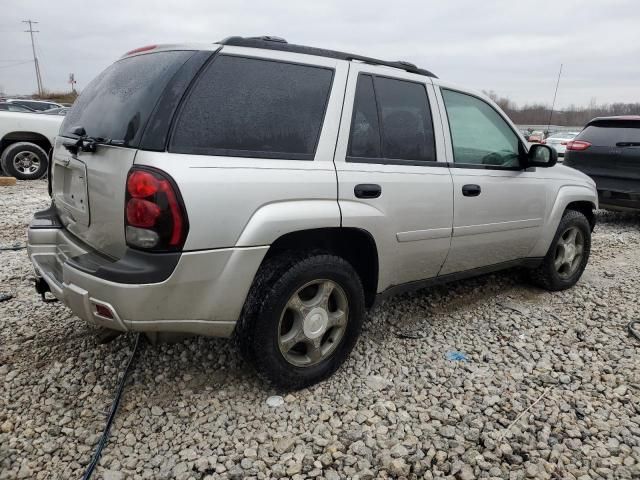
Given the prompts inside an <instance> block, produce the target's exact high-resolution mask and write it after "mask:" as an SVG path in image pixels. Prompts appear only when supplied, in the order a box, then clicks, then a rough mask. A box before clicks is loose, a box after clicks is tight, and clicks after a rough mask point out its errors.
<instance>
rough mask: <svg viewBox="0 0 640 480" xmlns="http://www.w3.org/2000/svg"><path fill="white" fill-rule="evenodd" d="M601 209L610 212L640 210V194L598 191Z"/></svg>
mask: <svg viewBox="0 0 640 480" xmlns="http://www.w3.org/2000/svg"><path fill="white" fill-rule="evenodd" d="M598 202H599V203H600V208H604V209H610V210H640V193H627V192H618V191H613V190H598Z"/></svg>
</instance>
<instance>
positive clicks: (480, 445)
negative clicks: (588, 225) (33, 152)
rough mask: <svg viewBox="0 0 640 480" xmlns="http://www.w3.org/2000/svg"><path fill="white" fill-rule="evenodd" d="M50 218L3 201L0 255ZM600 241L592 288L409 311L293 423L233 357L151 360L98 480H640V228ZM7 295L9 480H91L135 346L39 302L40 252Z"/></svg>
mask: <svg viewBox="0 0 640 480" xmlns="http://www.w3.org/2000/svg"><path fill="white" fill-rule="evenodd" d="M47 203H48V197H47V193H46V183H45V182H42V181H37V182H18V185H17V186H15V187H0V245H2V246H7V245H11V244H13V243H15V242H18V243H23V242H24V241H25V227H26V225H27V223H28V221H29V219H30V217H31V215H32V214H33V212H34V211H35V210H37V209H40V208H43V207H45V206H46V205H47ZM598 221H599V225H598V227H597V228H596V231H595V235H594V240H593V249H592V254H591V255H592V257H591V260H590V263H589V266H588V268H587V270H586V272H585V274H584V276H583V278H582V280H581V281H580V282H579V284H578V285H577V286H576V287H575V288H573V289H571V290H569V291H565V292H559V293H547V292H544V291H542V290H538V289H536V288H533V287H530V286H528V285H527V284H526V283H525V282H524V281H523V276H522V274H521V273H520V272H517V271H515V272H507V273H502V274H497V275H490V276H485V277H482V278H478V279H473V280H469V281H464V282H459V283H455V284H451V285H447V286H443V287H438V288H433V289H431V290H428V291H423V292H418V293H414V294H409V295H404V296H401V297H397V298H394V299H391V300H390V301H388V302H386V303H385V304H383V305H381V306H379V307H377V308H376V309H375V310H374V311H372V312H371V313H370V315H369V320H368V322H367V324H366V327H365V331H364V332H363V336H362V338H361V341H360V342H359V343H358V346H357V347H356V349H355V351H354V353H353V355H352V356H351V358H350V360H349V361H348V362H347V364H346V365H345V366H344V367H343V368H342V369H341V370H340V371H339V372H338V373H337V374H336V375H335V376H334V377H332V378H331V379H329V380H328V381H326V382H324V383H322V384H320V385H317V386H315V387H312V388H309V389H305V390H302V391H299V392H295V393H293V394H289V395H285V398H284V400H285V402H284V405H282V406H280V407H275V408H274V407H269V406H267V404H266V399H267V398H268V397H269V396H270V395H274V394H277V393H278V392H274V391H271V390H269V389H268V388H266V387H265V386H264V385H263V384H261V383H260V382H259V381H258V380H257V379H256V378H255V377H254V375H253V374H252V373H251V371H250V370H249V369H248V368H247V366H246V365H245V364H244V363H243V362H242V361H241V360H240V359H239V357H238V354H237V353H236V351H235V350H234V349H233V347H232V345H231V342H229V341H226V340H219V339H206V338H193V339H189V340H186V341H184V342H182V343H178V344H173V345H167V344H165V345H159V346H155V347H154V346H150V345H146V346H145V347H144V350H143V351H142V353H141V355H140V357H139V359H138V361H137V362H136V364H135V367H134V371H133V374H132V379H131V382H130V384H129V386H128V388H127V390H126V391H125V395H124V398H123V402H122V405H121V409H120V411H119V414H118V417H117V419H116V421H115V423H114V426H113V429H112V434H111V439H110V442H109V444H108V446H107V447H106V449H105V451H104V455H103V457H102V460H101V462H100V467H99V468H98V471H97V475H96V476H95V478H105V479H111V480H113V479H121V478H136V479H138V478H140V479H142V478H149V479H150V478H178V479H202V478H236V479H239V478H283V477H290V478H294V479H303V478H326V479H339V478H354V479H355V478H359V479H371V478H396V477H397V478H456V479H473V478H510V479H520V478H553V479H565V478H567V479H574V478H576V479H580V480H585V479H589V478H621V479H625V478H640V342H637V341H636V340H634V339H632V338H630V337H629V336H628V335H627V333H626V331H625V325H626V323H627V322H629V321H630V320H631V319H633V318H640V305H639V304H640V302H639V300H640V295H639V293H638V292H639V281H640V268H639V267H640V215H634V214H613V213H606V212H600V213H599V215H598ZM0 292H10V293H13V294H14V295H15V297H14V298H13V299H12V300H10V301H8V302H3V303H0V385H1V387H2V388H1V394H0V479H5V478H36V479H45V478H46V479H56V478H61V479H66V478H79V477H80V476H81V473H82V472H83V470H84V467H85V466H86V465H87V463H88V462H89V460H90V457H91V454H92V451H93V448H94V445H95V443H96V442H97V440H98V437H99V434H100V432H101V431H102V428H103V426H104V422H105V412H106V411H108V408H109V406H110V403H111V400H112V395H113V392H114V388H115V385H116V382H117V379H118V375H119V374H120V372H121V370H122V368H123V365H124V363H125V361H126V359H127V357H128V355H129V353H130V351H131V348H132V345H133V337H132V336H121V337H119V338H117V339H116V340H115V341H113V342H112V343H109V344H107V345H98V344H97V342H96V337H95V331H93V330H92V328H90V327H89V326H87V325H86V324H85V323H84V322H82V321H81V320H79V319H78V318H75V317H74V316H73V315H71V313H70V311H69V310H67V309H66V308H65V307H63V306H61V305H60V304H59V303H57V304H56V303H54V304H44V303H42V302H40V300H39V298H38V297H37V295H36V294H35V292H34V291H33V287H32V270H31V266H30V264H29V262H28V260H27V257H26V252H25V251H24V250H22V251H16V252H12V251H2V252H0ZM407 337H416V338H407ZM452 351H459V352H463V353H464V354H466V356H467V357H468V359H469V361H468V362H463V361H450V360H447V353H449V352H452Z"/></svg>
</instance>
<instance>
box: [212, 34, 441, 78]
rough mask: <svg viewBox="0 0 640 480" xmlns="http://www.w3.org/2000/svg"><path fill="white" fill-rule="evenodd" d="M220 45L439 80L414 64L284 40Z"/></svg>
mask: <svg viewBox="0 0 640 480" xmlns="http://www.w3.org/2000/svg"><path fill="white" fill-rule="evenodd" d="M216 43H218V44H220V45H229V46H234V47H249V48H264V49H267V50H278V51H281V52H292V53H304V54H307V55H316V56H319V57H328V58H336V59H338V60H348V61H351V60H357V61H359V62H363V63H369V64H371V65H384V66H385V67H392V68H399V69H400V70H404V71H406V72H410V73H416V74H418V75H425V76H427V77H433V78H438V77H437V76H435V75H434V74H433V73H431V72H430V71H429V70H425V69H423V68H418V67H416V66H415V65H414V64H413V63H409V62H404V61H397V62H387V61H385V60H379V59H377V58H372V57H365V56H362V55H356V54H353V53H344V52H338V51H335V50H327V49H324V48H316V47H307V46H304V45H295V44H293V43H288V42H287V41H286V40H285V39H284V38H281V37H273V36H263V37H227V38H225V39H224V40H221V41H219V42H216Z"/></svg>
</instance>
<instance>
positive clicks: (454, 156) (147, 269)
mask: <svg viewBox="0 0 640 480" xmlns="http://www.w3.org/2000/svg"><path fill="white" fill-rule="evenodd" d="M556 159H557V158H556V153H555V152H554V151H553V150H552V149H550V148H549V147H547V146H545V145H533V146H531V147H529V148H528V147H527V144H526V143H525V141H524V140H523V138H522V137H521V135H520V133H519V132H518V130H517V129H516V128H515V127H514V125H513V124H512V123H511V122H510V121H509V119H508V118H507V117H506V116H505V115H504V114H503V113H502V112H501V111H500V109H499V108H498V107H497V106H496V105H495V104H494V103H492V102H491V101H490V100H489V99H487V98H485V97H484V96H483V95H481V94H479V93H475V92H471V91H469V90H467V89H463V88H460V87H457V86H454V85H451V84H449V83H448V82H444V81H442V80H440V79H438V78H437V77H436V76H435V75H433V74H432V73H430V72H428V71H426V70H423V69H420V68H417V67H416V66H415V65H412V64H409V63H406V62H385V61H381V60H376V59H373V58H367V57H362V56H358V55H351V54H346V53H341V52H335V51H329V50H323V49H317V48H309V47H304V46H299V45H292V44H288V43H287V42H285V41H284V40H282V39H278V38H274V37H261V38H241V37H231V38H228V39H226V40H223V41H221V42H219V43H216V44H212V45H205V46H202V45H165V46H148V47H143V48H140V49H137V50H133V51H131V52H128V53H127V54H126V55H124V56H123V58H121V59H120V60H118V61H117V62H115V63H114V64H113V65H112V66H110V67H109V68H107V69H106V70H105V71H104V72H103V73H102V74H100V75H99V76H98V78H96V79H95V80H94V81H93V82H92V83H91V84H90V85H89V86H88V87H87V88H86V89H85V90H84V92H83V93H82V95H81V96H80V98H79V99H78V100H77V102H76V103H75V105H74V106H73V108H72V109H71V111H70V112H69V113H68V114H67V116H66V119H65V121H64V123H63V125H62V127H61V132H60V135H59V136H58V137H57V139H56V144H55V148H54V152H53V161H52V174H51V196H52V199H53V202H52V205H51V207H50V208H49V209H48V210H45V211H42V212H38V213H36V215H35V217H34V219H33V222H32V223H31V225H30V227H29V256H30V258H31V261H32V262H33V264H34V266H35V270H36V275H37V277H36V278H37V280H36V288H37V290H38V292H39V293H41V294H42V295H43V296H44V294H45V292H51V294H53V295H54V296H55V297H57V298H58V299H60V300H61V301H63V302H64V303H65V304H66V305H67V306H68V307H69V308H71V310H73V312H74V313H75V314H76V315H78V316H79V317H81V318H83V319H85V320H86V321H87V322H89V323H91V324H93V325H96V326H101V327H106V328H109V329H113V330H119V331H138V332H146V333H147V334H148V335H149V336H151V337H155V338H158V337H159V336H162V335H164V334H168V333H170V332H180V333H193V334H201V335H211V336H223V337H229V336H234V337H235V338H236V340H237V342H238V343H239V346H240V350H241V351H242V352H243V354H244V356H245V357H246V358H247V359H248V361H249V362H250V363H251V364H253V365H254V366H255V368H256V370H257V371H258V372H259V373H260V374H261V376H263V377H264V378H266V379H267V380H268V381H270V382H271V383H272V384H274V385H276V386H279V387H285V388H300V387H303V386H306V385H310V384H312V383H314V382H317V381H319V380H321V379H323V378H325V377H327V376H328V375H330V374H331V373H332V372H334V371H335V370H336V369H337V368H338V367H339V366H340V364H341V363H342V362H344V360H345V359H346V358H347V356H348V354H349V352H350V351H351V349H352V348H353V346H354V344H355V342H356V340H357V337H358V335H359V333H360V328H361V325H362V322H363V321H364V318H365V312H366V309H367V308H368V307H371V306H372V305H373V304H374V302H375V301H376V300H379V299H381V298H384V297H387V296H389V295H390V294H394V293H398V292H401V291H405V290H407V289H416V288H420V287H424V286H428V285H433V284H435V283H440V282H446V281H450V280H455V279H460V278H463V277H468V276H473V275H478V274H482V273H486V272H490V271H495V270H499V269H503V268H507V267H513V266H525V267H529V268H530V272H531V278H532V279H533V280H534V281H535V283H537V284H538V285H540V286H542V287H544V288H546V289H549V290H561V289H565V288H568V287H571V286H572V285H574V284H575V283H576V281H577V280H578V279H579V278H580V275H581V274H582V271H583V270H584V268H585V266H586V264H587V259H588V257H589V249H590V237H591V231H592V229H593V226H594V222H595V220H594V214H593V210H594V209H595V208H597V202H598V199H597V194H596V190H595V188H594V183H593V182H592V181H591V180H590V179H589V178H588V177H586V176H585V175H583V174H581V173H580V172H578V171H576V170H573V169H570V168H566V167H563V166H554V164H555V163H556ZM548 167H553V168H548Z"/></svg>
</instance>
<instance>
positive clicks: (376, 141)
mask: <svg viewBox="0 0 640 480" xmlns="http://www.w3.org/2000/svg"><path fill="white" fill-rule="evenodd" d="M349 155H350V156H352V157H369V158H380V157H381V156H382V154H381V148H380V120H379V118H378V107H377V106H376V96H375V93H374V90H373V77H371V75H360V76H359V77H358V85H357V86H356V96H355V98H354V105H353V118H352V121H351V138H350V141H349Z"/></svg>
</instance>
